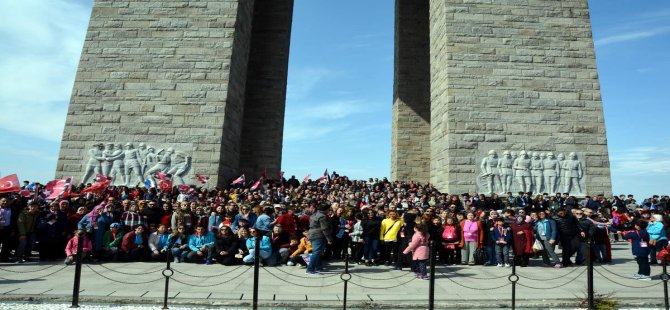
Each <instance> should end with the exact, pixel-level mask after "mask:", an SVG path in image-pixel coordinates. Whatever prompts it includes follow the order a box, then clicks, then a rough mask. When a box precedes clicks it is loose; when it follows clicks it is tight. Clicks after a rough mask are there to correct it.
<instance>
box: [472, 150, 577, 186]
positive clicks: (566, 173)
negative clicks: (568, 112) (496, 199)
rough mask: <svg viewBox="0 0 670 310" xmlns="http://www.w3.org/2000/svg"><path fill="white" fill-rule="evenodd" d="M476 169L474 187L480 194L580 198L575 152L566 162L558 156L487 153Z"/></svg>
mask: <svg viewBox="0 0 670 310" xmlns="http://www.w3.org/2000/svg"><path fill="white" fill-rule="evenodd" d="M479 168H480V171H481V173H480V174H479V175H478V177H477V185H478V186H479V190H480V192H483V193H489V194H494V193H496V194H497V193H500V194H504V193H507V192H516V191H522V192H536V193H542V192H546V193H550V194H555V193H558V192H564V193H572V194H575V195H580V194H584V188H583V178H584V167H583V164H582V162H581V161H580V160H579V158H578V156H577V153H575V152H571V153H569V154H568V155H567V158H566V156H565V155H564V154H562V153H560V154H558V155H556V154H554V152H547V153H544V152H526V151H525V150H522V151H520V152H518V153H516V152H512V151H508V150H505V151H503V152H502V157H499V156H498V152H497V151H495V150H490V151H489V152H488V154H487V156H486V157H484V158H483V159H482V161H481V164H480V166H479Z"/></svg>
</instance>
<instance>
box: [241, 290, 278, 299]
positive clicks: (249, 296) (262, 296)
mask: <svg viewBox="0 0 670 310" xmlns="http://www.w3.org/2000/svg"><path fill="white" fill-rule="evenodd" d="M253 299H254V294H253V293H252V292H251V288H249V292H248V293H245V294H244V296H242V299H241V300H253ZM258 300H275V294H273V293H267V292H260V291H259V293H258Z"/></svg>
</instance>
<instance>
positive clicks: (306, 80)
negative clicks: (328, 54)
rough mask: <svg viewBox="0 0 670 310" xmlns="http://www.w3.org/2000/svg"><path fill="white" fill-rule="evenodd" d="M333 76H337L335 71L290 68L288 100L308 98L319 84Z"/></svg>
mask: <svg viewBox="0 0 670 310" xmlns="http://www.w3.org/2000/svg"><path fill="white" fill-rule="evenodd" d="M333 74H335V73H334V72H333V71H331V70H328V69H324V68H297V69H293V68H289V75H288V76H289V81H288V85H287V87H286V98H287V100H297V99H303V98H305V97H307V96H308V95H309V94H310V93H312V90H313V89H314V87H315V86H316V85H317V84H319V83H320V82H322V81H323V80H324V79H326V78H327V77H329V76H330V75H333Z"/></svg>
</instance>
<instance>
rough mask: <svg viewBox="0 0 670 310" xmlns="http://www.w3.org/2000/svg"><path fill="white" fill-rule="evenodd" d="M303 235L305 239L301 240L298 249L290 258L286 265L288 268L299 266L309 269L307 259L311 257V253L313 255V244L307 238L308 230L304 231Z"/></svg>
mask: <svg viewBox="0 0 670 310" xmlns="http://www.w3.org/2000/svg"><path fill="white" fill-rule="evenodd" d="M302 235H303V237H302V238H301V239H300V243H299V244H298V247H297V248H296V250H295V251H293V252H292V253H291V256H289V258H288V262H287V263H286V264H287V265H288V266H296V265H299V266H300V267H307V261H308V260H307V259H306V258H307V257H308V256H309V253H312V243H311V242H310V241H309V238H308V236H307V235H308V231H307V230H305V231H303V232H302Z"/></svg>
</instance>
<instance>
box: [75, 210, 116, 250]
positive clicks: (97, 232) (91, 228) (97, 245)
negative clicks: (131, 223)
mask: <svg viewBox="0 0 670 310" xmlns="http://www.w3.org/2000/svg"><path fill="white" fill-rule="evenodd" d="M110 224H112V217H111V215H110V214H109V212H107V207H106V206H105V204H99V205H97V206H95V208H93V210H92V211H91V212H89V213H88V214H86V215H85V216H84V217H82V219H81V221H79V224H77V227H78V228H79V229H80V230H83V231H86V233H87V234H89V235H90V236H91V241H93V253H94V255H95V256H96V257H97V256H98V254H99V253H100V251H101V250H102V238H103V237H104V236H105V232H107V230H109V225H110Z"/></svg>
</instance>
